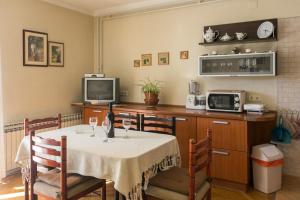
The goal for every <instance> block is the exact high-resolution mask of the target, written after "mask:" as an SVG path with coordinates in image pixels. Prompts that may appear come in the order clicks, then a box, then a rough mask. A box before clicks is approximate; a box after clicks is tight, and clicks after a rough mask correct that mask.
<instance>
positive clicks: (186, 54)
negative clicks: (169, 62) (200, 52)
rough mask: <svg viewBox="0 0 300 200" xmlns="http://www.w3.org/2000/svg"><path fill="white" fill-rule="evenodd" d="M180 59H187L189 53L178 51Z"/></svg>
mask: <svg viewBox="0 0 300 200" xmlns="http://www.w3.org/2000/svg"><path fill="white" fill-rule="evenodd" d="M180 59H189V51H180Z"/></svg>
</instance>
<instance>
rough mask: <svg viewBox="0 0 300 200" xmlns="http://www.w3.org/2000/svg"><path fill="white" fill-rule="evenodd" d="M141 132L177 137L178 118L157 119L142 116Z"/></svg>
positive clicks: (155, 117)
mask: <svg viewBox="0 0 300 200" xmlns="http://www.w3.org/2000/svg"><path fill="white" fill-rule="evenodd" d="M141 131H146V132H151V133H160V134H169V135H174V136H175V135H176V117H170V118H168V117H167V118H166V117H157V116H147V115H144V114H141Z"/></svg>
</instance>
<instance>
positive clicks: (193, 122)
mask: <svg viewBox="0 0 300 200" xmlns="http://www.w3.org/2000/svg"><path fill="white" fill-rule="evenodd" d="M175 117H176V137H177V140H178V144H179V149H180V154H181V167H184V168H187V167H188V164H189V148H188V146H189V140H190V139H196V134H197V118H196V117H187V116H175Z"/></svg>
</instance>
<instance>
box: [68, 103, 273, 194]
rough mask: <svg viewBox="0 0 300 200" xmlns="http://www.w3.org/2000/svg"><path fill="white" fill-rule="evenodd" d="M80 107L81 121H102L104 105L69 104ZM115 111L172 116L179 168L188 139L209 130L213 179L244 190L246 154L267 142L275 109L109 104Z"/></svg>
mask: <svg viewBox="0 0 300 200" xmlns="http://www.w3.org/2000/svg"><path fill="white" fill-rule="evenodd" d="M72 105H73V106H77V107H81V108H82V109H83V122H84V123H88V120H89V117H91V116H97V117H98V120H99V121H103V119H104V118H105V116H106V112H107V110H108V107H107V106H101V105H83V104H72ZM113 111H114V112H115V113H132V114H135V113H140V114H145V115H156V116H160V117H170V116H175V117H176V119H177V121H176V137H177V139H178V143H179V147H180V153H181V159H182V167H187V166H188V143H189V139H191V138H194V139H196V140H199V139H201V138H203V137H205V130H206V129H207V128H210V129H211V130H212V147H213V157H212V164H211V172H212V177H213V181H214V183H216V184H222V185H225V186H229V187H234V188H238V189H241V190H244V191H246V190H247V189H248V186H249V184H250V183H251V177H252V175H251V174H252V170H251V162H250V161H251V160H250V153H251V147H252V146H253V145H257V144H262V143H268V142H269V141H270V138H271V131H272V129H273V128H274V127H275V125H276V117H277V116H276V112H269V113H266V114H264V115H254V114H246V113H224V112H207V111H203V110H200V111H199V110H187V109H186V108H185V107H183V106H157V107H155V108H148V107H147V106H145V105H142V104H123V105H118V106H114V107H113Z"/></svg>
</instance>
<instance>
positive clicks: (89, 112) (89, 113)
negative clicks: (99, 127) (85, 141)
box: [83, 108, 107, 124]
mask: <svg viewBox="0 0 300 200" xmlns="http://www.w3.org/2000/svg"><path fill="white" fill-rule="evenodd" d="M106 113H107V110H105V109H102V108H85V109H84V111H83V123H84V124H88V123H89V118H90V117H97V118H98V124H101V123H102V121H103V120H104V119H105V116H106Z"/></svg>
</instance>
